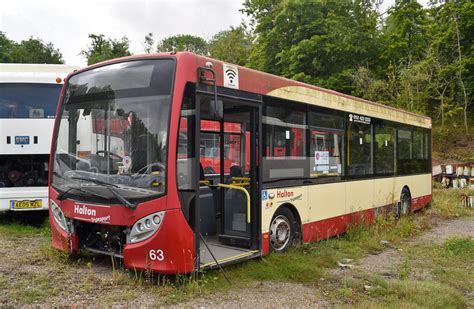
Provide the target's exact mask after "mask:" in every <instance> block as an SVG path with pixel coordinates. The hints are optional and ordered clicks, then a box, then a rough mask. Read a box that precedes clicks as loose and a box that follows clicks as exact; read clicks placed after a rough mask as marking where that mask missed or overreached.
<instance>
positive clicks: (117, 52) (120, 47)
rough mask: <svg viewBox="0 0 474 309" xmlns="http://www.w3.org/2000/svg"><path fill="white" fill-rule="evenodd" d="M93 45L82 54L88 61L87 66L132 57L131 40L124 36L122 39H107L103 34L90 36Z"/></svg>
mask: <svg viewBox="0 0 474 309" xmlns="http://www.w3.org/2000/svg"><path fill="white" fill-rule="evenodd" d="M89 38H90V39H91V45H90V46H88V47H87V49H84V50H83V51H82V52H81V54H82V55H83V56H84V57H85V58H86V59H87V64H88V65H91V64H94V63H97V62H101V61H105V60H109V59H114V58H119V57H125V56H130V55H131V53H130V50H129V48H130V40H129V39H128V38H127V37H126V36H124V37H122V38H121V39H119V40H117V39H110V38H106V37H105V35H103V34H89Z"/></svg>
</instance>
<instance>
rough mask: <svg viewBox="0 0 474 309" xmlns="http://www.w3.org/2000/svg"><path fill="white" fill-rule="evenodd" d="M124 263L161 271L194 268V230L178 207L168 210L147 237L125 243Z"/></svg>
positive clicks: (165, 272) (188, 271) (135, 267)
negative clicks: (159, 224)
mask: <svg viewBox="0 0 474 309" xmlns="http://www.w3.org/2000/svg"><path fill="white" fill-rule="evenodd" d="M123 257H124V265H125V267H127V268H132V269H137V270H143V271H146V270H151V271H155V272H159V273H163V274H176V273H179V274H187V273H191V272H193V271H194V267H195V265H194V258H195V252H194V233H193V231H192V230H191V228H190V227H189V225H188V223H187V222H186V219H185V218H184V216H183V213H182V212H181V210H180V209H176V210H168V211H166V213H165V216H164V219H163V223H162V225H161V227H160V229H159V230H158V232H156V233H155V235H153V236H152V237H151V238H149V239H147V240H145V241H143V242H139V243H136V244H129V245H126V246H125V247H124V250H123Z"/></svg>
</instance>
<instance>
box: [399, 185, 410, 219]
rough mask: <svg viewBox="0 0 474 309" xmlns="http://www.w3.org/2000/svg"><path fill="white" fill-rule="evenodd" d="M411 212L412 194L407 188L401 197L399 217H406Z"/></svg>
mask: <svg viewBox="0 0 474 309" xmlns="http://www.w3.org/2000/svg"><path fill="white" fill-rule="evenodd" d="M410 212H411V194H410V190H408V188H407V187H404V188H403V190H402V194H401V195H400V209H399V211H398V213H399V216H406V215H408V214H409V213H410Z"/></svg>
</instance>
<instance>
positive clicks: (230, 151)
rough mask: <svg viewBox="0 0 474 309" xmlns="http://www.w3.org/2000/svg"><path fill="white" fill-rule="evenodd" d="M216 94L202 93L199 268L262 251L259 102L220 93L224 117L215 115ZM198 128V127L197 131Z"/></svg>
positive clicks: (200, 98) (198, 100)
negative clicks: (223, 95) (213, 107)
mask: <svg viewBox="0 0 474 309" xmlns="http://www.w3.org/2000/svg"><path fill="white" fill-rule="evenodd" d="M213 100H214V97H213V96H209V95H198V96H197V100H196V102H197V103H198V104H199V106H200V107H199V110H200V120H199V121H200V126H199V132H197V133H198V134H196V136H195V140H196V142H198V143H199V145H200V147H199V149H200V151H199V157H200V158H199V162H200V164H199V167H198V168H199V175H200V189H199V193H198V195H199V203H198V206H197V207H196V213H195V216H196V218H197V219H198V220H197V221H196V223H199V227H198V229H196V228H195V231H196V232H199V261H200V268H201V269H203V268H204V269H206V268H213V267H218V266H219V265H222V264H228V263H232V262H236V261H240V260H242V259H248V258H251V257H254V256H256V255H259V254H260V250H259V249H260V243H261V241H260V235H261V233H259V230H260V226H259V224H260V208H259V207H258V205H260V203H259V199H260V194H259V192H260V191H259V187H258V185H259V183H260V181H259V179H258V177H259V176H258V175H259V174H260V173H258V167H259V165H258V162H257V161H258V150H257V149H258V141H259V138H258V135H259V132H260V131H261V130H259V122H258V119H259V113H260V108H261V107H260V106H261V105H259V104H256V103H255V102H246V101H245V100H242V101H241V100H238V99H234V98H233V99H228V98H225V97H219V98H218V100H219V101H220V102H219V103H220V104H221V105H222V107H223V117H222V118H220V119H218V118H217V117H213V116H212V111H210V109H212V107H210V106H211V104H213ZM196 131H197V130H196Z"/></svg>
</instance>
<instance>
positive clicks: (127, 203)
mask: <svg viewBox="0 0 474 309" xmlns="http://www.w3.org/2000/svg"><path fill="white" fill-rule="evenodd" d="M71 179H77V180H84V181H89V182H93V183H95V184H98V185H101V186H104V187H106V188H107V189H109V191H110V192H111V193H112V194H113V195H114V196H115V197H116V198H117V199H118V200H119V201H120V202H122V204H124V205H125V206H127V207H128V208H130V209H135V208H137V203H132V202H130V201H129V200H127V199H126V198H125V197H124V196H123V195H122V194H120V193H119V192H118V191H117V190H115V188H119V186H117V185H115V184H113V183H110V182H106V181H102V180H98V179H94V178H87V177H71Z"/></svg>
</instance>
